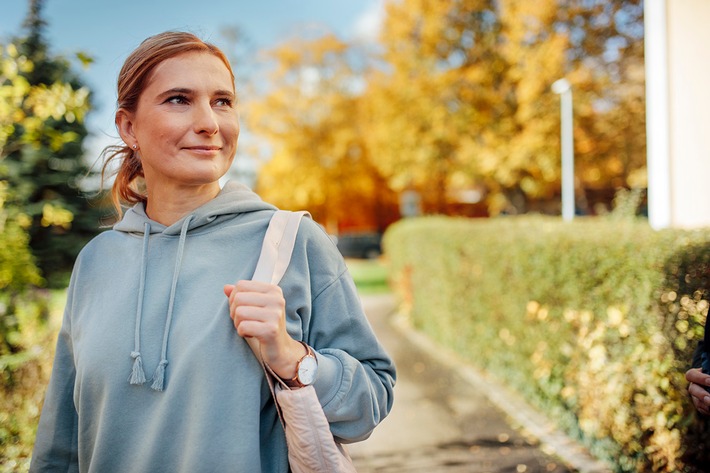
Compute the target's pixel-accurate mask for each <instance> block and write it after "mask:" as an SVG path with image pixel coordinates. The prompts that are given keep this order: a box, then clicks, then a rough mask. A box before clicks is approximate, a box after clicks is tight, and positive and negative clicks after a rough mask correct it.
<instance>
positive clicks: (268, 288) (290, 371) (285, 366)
mask: <svg viewBox="0 0 710 473" xmlns="http://www.w3.org/2000/svg"><path fill="white" fill-rule="evenodd" d="M224 294H225V295H226V296H227V297H228V298H229V316H230V317H231V318H232V321H233V322H234V327H235V328H236V329H237V333H238V334H239V335H240V336H242V337H254V338H256V339H258V340H259V343H260V344H261V356H262V357H263V358H264V362H266V364H268V365H269V367H270V368H271V369H272V370H273V371H274V372H275V373H276V374H277V375H279V376H280V377H281V378H283V379H291V378H293V377H294V376H295V375H296V365H297V364H298V360H300V359H301V357H303V355H305V348H304V347H303V345H301V344H300V343H299V342H297V341H296V340H294V339H293V338H291V336H290V335H289V334H288V332H287V331H286V301H285V300H284V297H283V292H282V291H281V288H280V287H279V286H276V285H274V284H267V283H263V282H257V281H246V280H244V281H239V282H237V284H236V285H232V284H227V285H225V286H224Z"/></svg>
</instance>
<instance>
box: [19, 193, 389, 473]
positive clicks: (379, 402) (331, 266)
mask: <svg viewBox="0 0 710 473" xmlns="http://www.w3.org/2000/svg"><path fill="white" fill-rule="evenodd" d="M274 210H275V208H274V207H273V206H271V205H269V204H266V203H264V202H263V201H262V200H261V199H260V198H259V197H258V196H257V195H256V194H254V193H253V192H251V191H250V190H249V189H247V188H246V187H244V186H241V185H239V184H236V183H228V184H227V185H226V186H225V187H224V189H223V190H222V192H221V193H220V194H219V195H218V196H217V197H216V198H215V199H214V200H212V201H211V202H209V203H208V204H206V205H204V206H202V207H200V208H198V209H196V210H195V211H194V212H193V213H192V214H190V215H189V216H186V217H185V218H183V219H182V220H180V221H179V222H176V223H175V224H174V225H171V226H169V227H165V226H164V225H161V224H159V223H157V222H154V221H152V220H150V219H149V218H148V217H147V215H146V214H145V209H144V206H143V205H141V204H139V205H137V206H135V207H134V208H132V209H130V210H129V211H128V212H126V214H125V216H124V217H123V219H122V220H121V222H119V223H118V224H117V225H116V226H115V227H114V228H113V230H110V231H107V232H104V233H102V234H101V235H99V236H98V237H96V238H95V239H94V240H92V241H91V242H90V243H89V244H88V245H87V246H86V247H85V248H84V249H83V250H82V252H81V254H80V255H79V257H78V258H77V261H76V264H75V267H74V272H73V273H72V278H71V283H70V286H69V289H68V299H67V305H66V310H65V314H64V320H63V324H62V328H61V331H60V333H59V339H58V342H57V352H56V356H55V361H54V368H53V372H52V378H51V381H50V384H49V387H48V390H47V394H46V398H45V403H44V408H43V410H42V416H41V419H40V423H39V430H38V433H37V439H36V443H35V449H34V453H33V458H32V466H31V468H30V471H33V472H40V471H41V472H48V471H51V472H54V471H57V472H60V471H61V472H69V471H81V472H100V473H111V472H117V473H119V472H120V473H142V472H144V473H148V472H150V473H160V472H170V473H178V472H185V473H188V472H189V473H197V472H220V473H221V472H245V473H258V472H265V473H267V472H268V473H271V472H286V471H287V470H288V460H287V452H286V444H285V438H284V434H283V430H282V428H281V425H280V423H279V420H278V417H277V415H276V411H275V408H274V405H273V402H272V400H271V395H270V393H269V389H268V387H267V384H266V381H265V380H264V376H263V373H262V371H261V367H260V366H259V364H258V362H257V361H256V359H255V358H254V355H253V353H252V352H251V350H250V348H249V346H248V345H247V344H246V343H245V342H244V340H243V339H242V338H241V337H239V335H238V334H237V333H236V330H235V329H234V326H233V325H232V321H231V319H230V317H229V312H228V306H227V298H226V297H225V296H224V293H223V291H222V288H223V285H224V284H228V283H233V282H235V281H237V280H239V279H249V278H251V276H252V274H253V272H254V268H255V267H256V262H257V259H258V257H259V252H260V249H261V244H262V240H263V236H264V232H265V231H266V227H267V225H268V222H269V219H270V217H271V215H272V213H273V211H274ZM280 286H281V287H282V289H283V292H284V297H285V299H286V319H287V329H288V332H289V334H291V336H292V337H293V338H295V339H298V340H304V341H305V342H307V343H308V344H309V345H310V346H312V347H313V348H314V349H315V350H316V352H317V357H318V362H319V371H318V378H317V380H316V383H315V388H316V392H317V393H318V397H319V399H320V401H321V404H322V405H323V409H324V411H325V414H326V417H327V418H328V420H329V421H330V425H331V430H332V432H333V434H334V435H335V436H336V437H337V438H339V439H341V440H342V441H344V442H353V441H358V440H362V439H365V438H367V437H368V436H369V435H370V433H371V432H372V430H373V429H374V427H375V426H376V425H377V424H378V423H379V422H380V421H381V420H382V419H383V418H384V417H385V416H386V415H387V414H388V413H389V411H390V409H391V407H392V400H393V398H392V394H393V386H394V380H395V369H394V366H393V364H392V361H391V360H390V358H389V356H388V355H387V354H386V353H385V351H384V350H383V348H382V346H381V345H380V344H379V343H378V341H377V339H376V338H375V335H374V334H373V331H372V329H371V327H370V325H369V323H368V321H367V319H366V318H365V315H364V314H363V311H362V307H361V304H360V300H359V298H358V296H357V293H356V291H355V287H354V284H353V282H352V279H351V277H350V276H349V274H348V272H347V270H346V267H345V264H344V262H343V260H342V258H341V256H340V254H339V253H338V251H337V249H336V248H335V245H333V243H332V242H331V240H330V238H329V237H328V236H327V235H326V234H325V232H323V230H322V229H321V228H320V227H319V226H318V225H316V224H315V223H314V222H313V221H311V220H310V219H304V221H303V222H302V224H301V228H300V230H299V235H298V238H297V240H296V246H295V248H294V252H293V257H292V260H291V264H290V266H289V268H288V270H287V272H286V274H285V275H284V278H283V280H282V281H281V284H280ZM142 373H143V374H144V376H141V374H142ZM161 378H162V379H161ZM143 381H144V382H143ZM132 383H135V384H132ZM141 383H142V384H141Z"/></svg>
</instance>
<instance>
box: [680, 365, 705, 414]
mask: <svg viewBox="0 0 710 473" xmlns="http://www.w3.org/2000/svg"><path fill="white" fill-rule="evenodd" d="M685 379H686V380H687V381H688V383H689V385H688V394H690V398H691V400H692V401H693V405H694V406H695V408H696V409H697V410H698V412H700V413H702V414H705V415H710V393H709V392H708V391H706V390H705V387H704V386H710V376H708V375H707V374H704V373H703V372H702V371H701V370H700V369H698V368H693V369H690V370H688V371H686V373H685Z"/></svg>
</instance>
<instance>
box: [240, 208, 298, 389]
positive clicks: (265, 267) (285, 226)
mask: <svg viewBox="0 0 710 473" xmlns="http://www.w3.org/2000/svg"><path fill="white" fill-rule="evenodd" d="M304 216H309V217H310V214H309V213H308V212H303V211H301V212H289V211H286V210H277V211H276V212H275V213H274V215H273V216H272V217H271V221H270V222H269V227H268V228H267V229H266V234H265V235H264V243H263V244H262V245H261V255H259V261H258V262H257V263H256V269H255V270H254V276H253V277H252V280H253V281H260V282H268V283H269V284H278V283H279V282H280V281H281V278H282V277H283V275H284V274H285V273H286V269H287V268H288V264H289V263H290V262H291V254H293V247H294V245H295V243H296V236H297V235H298V227H299V226H300V224H301V219H302V218H303V217H304ZM245 340H246V341H247V343H248V344H249V347H250V348H251V349H252V351H253V352H254V355H255V356H256V359H257V360H259V363H261V366H262V367H263V368H264V371H265V373H266V374H267V376H266V379H267V380H268V381H269V387H270V388H271V392H272V394H273V393H274V385H273V380H274V379H276V380H278V381H279V382H280V383H283V382H282V381H281V379H280V378H279V377H278V376H276V374H274V373H273V372H271V368H270V367H269V366H268V365H267V364H266V363H264V360H263V359H262V357H261V348H260V347H259V340H257V339H256V338H253V337H249V338H246V339H245ZM269 373H270V374H271V375H272V376H273V378H272V377H270V376H269ZM283 386H284V387H285V386H286V385H285V384H283Z"/></svg>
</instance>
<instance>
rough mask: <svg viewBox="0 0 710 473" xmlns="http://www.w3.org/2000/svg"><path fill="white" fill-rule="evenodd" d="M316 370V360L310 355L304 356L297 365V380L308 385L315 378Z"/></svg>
mask: <svg viewBox="0 0 710 473" xmlns="http://www.w3.org/2000/svg"><path fill="white" fill-rule="evenodd" d="M317 370H318V361H316V359H315V358H314V357H312V356H306V357H304V358H303V359H302V360H301V363H300V364H299V365H298V380H299V381H300V382H301V383H302V384H305V385H306V386H308V385H309V384H313V382H314V381H315V380H316V371H317Z"/></svg>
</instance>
